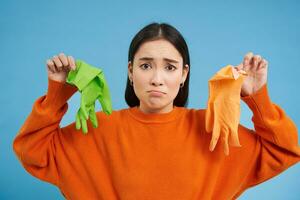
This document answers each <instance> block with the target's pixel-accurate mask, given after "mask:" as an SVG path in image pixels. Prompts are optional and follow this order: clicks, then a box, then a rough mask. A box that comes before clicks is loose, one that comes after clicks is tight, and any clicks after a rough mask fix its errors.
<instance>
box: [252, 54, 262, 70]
mask: <svg viewBox="0 0 300 200" xmlns="http://www.w3.org/2000/svg"><path fill="white" fill-rule="evenodd" d="M260 60H261V56H260V55H255V56H253V66H252V68H253V69H254V70H257V68H258V64H259V63H260Z"/></svg>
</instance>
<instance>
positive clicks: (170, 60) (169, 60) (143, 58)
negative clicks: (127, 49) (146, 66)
mask: <svg viewBox="0 0 300 200" xmlns="http://www.w3.org/2000/svg"><path fill="white" fill-rule="evenodd" d="M139 60H146V61H152V60H154V59H153V58H151V57H142V58H140V59H139ZM163 60H165V61H168V62H172V63H179V62H178V61H177V60H173V59H170V58H163Z"/></svg>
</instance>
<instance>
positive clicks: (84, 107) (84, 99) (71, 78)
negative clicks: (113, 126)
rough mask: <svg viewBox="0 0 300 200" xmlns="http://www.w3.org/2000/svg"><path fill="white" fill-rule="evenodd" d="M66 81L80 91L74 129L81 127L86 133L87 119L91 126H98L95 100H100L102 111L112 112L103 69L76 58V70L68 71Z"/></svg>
mask: <svg viewBox="0 0 300 200" xmlns="http://www.w3.org/2000/svg"><path fill="white" fill-rule="evenodd" d="M66 82H67V83H69V84H71V85H75V86H76V87H77V88H78V90H79V92H80V93H81V102H80V108H79V109H78V111H77V114H76V129H77V130H79V129H80V128H82V131H83V133H84V134H87V132H88V129H87V123H86V121H87V120H88V119H90V120H91V122H92V125H93V127H95V128H97V127H98V120H97V117H96V112H95V102H96V100H98V101H99V102H100V104H101V106H102V110H103V112H104V113H106V114H111V113H112V104H111V98H110V92H109V88H108V85H107V82H106V80H105V77H104V74H103V71H102V70H101V69H98V68H96V67H93V66H91V65H89V64H87V63H85V62H84V61H82V60H76V70H73V71H72V70H71V71H70V72H69V74H68V77H67V80H66Z"/></svg>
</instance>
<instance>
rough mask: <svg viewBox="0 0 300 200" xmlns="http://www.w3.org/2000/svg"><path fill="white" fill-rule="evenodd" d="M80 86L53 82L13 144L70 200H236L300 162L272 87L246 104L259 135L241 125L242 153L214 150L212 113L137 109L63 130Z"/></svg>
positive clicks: (32, 169) (291, 127)
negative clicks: (208, 118) (208, 120)
mask: <svg viewBox="0 0 300 200" xmlns="http://www.w3.org/2000/svg"><path fill="white" fill-rule="evenodd" d="M76 91H77V89H76V88H75V87H74V86H71V85H68V84H66V83H60V82H56V81H53V80H51V79H48V91H47V93H46V94H45V95H44V96H41V97H39V98H38V99H37V100H36V101H35V102H34V104H33V107H32V111H31V113H30V115H29V116H28V118H27V119H26V121H25V123H24V124H23V126H22V127H21V129H20V130H19V133H18V134H17V136H16V138H15V139H14V142H13V149H14V152H15V153H16V155H17V157H18V159H19V161H20V162H21V164H22V165H23V167H24V168H25V169H26V171H27V172H28V173H30V174H31V175H33V176H35V177H37V178H38V179H40V180H43V181H46V182H49V183H51V184H54V185H56V186H57V187H58V188H59V189H60V191H61V192H62V194H63V195H64V196H65V197H66V198H67V199H72V200H82V199H89V200H93V199H103V200H115V199H122V200H133V199H135V200H136V199H143V200H169V199H172V200H196V199H201V200H210V199H217V200H230V199H236V198H237V197H238V196H240V195H241V194H242V193H243V192H244V191H245V190H246V189H247V188H249V187H253V186H255V185H257V184H259V183H262V182H264V181H266V180H268V179H270V178H272V177H274V176H276V175H278V174H279V173H281V172H283V171H284V170H286V169H288V168H289V167H290V166H292V165H294V164H296V163H297V162H298V161H299V160H300V148H299V146H298V135H297V134H298V133H297V127H296V126H295V124H294V123H293V121H292V120H291V119H290V118H289V117H288V116H287V115H286V113H285V112H284V110H283V109H282V108H280V107H279V106H278V105H276V104H274V103H272V101H271V100H270V97H269V95H268V90H267V85H266V84H265V85H264V86H263V87H262V88H261V89H260V90H259V91H257V92H256V93H255V94H252V95H250V96H246V97H242V100H243V101H244V102H245V103H246V104H247V105H248V106H249V108H250V109H251V110H252V112H253V117H252V121H253V123H254V127H255V130H251V129H248V128H246V127H245V126H243V125H241V124H239V127H238V133H239V139H240V143H241V145H242V147H230V154H229V156H225V155H224V153H223V146H222V143H218V144H217V146H216V148H215V150H214V151H213V152H210V151H209V143H210V139H211V134H210V133H207V132H205V121H204V120H205V111H206V110H205V109H188V108H184V107H177V106H174V109H173V110H172V111H171V112H168V113H155V114H146V113H143V112H142V111H141V110H139V109H138V108H137V107H131V108H125V109H120V110H114V111H113V112H112V114H111V115H106V114H105V113H104V112H102V111H99V112H97V113H96V114H97V118H98V124H99V126H98V128H93V127H92V124H91V123H90V121H88V130H89V132H88V134H87V135H83V134H82V132H81V130H76V128H75V122H73V123H71V124H69V125H67V126H65V127H60V125H59V124H60V121H61V120H62V117H63V116H64V114H65V113H66V111H67V109H68V103H67V101H68V99H69V98H70V97H71V96H72V95H73V94H74V93H75V92H76Z"/></svg>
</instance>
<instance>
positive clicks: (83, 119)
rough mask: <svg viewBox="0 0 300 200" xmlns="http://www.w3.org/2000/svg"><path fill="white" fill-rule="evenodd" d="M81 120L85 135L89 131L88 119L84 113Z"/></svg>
mask: <svg viewBox="0 0 300 200" xmlns="http://www.w3.org/2000/svg"><path fill="white" fill-rule="evenodd" d="M80 121H81V126H82V132H83V134H84V135H86V134H87V132H88V128H87V123H86V119H85V117H84V116H83V115H80Z"/></svg>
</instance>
